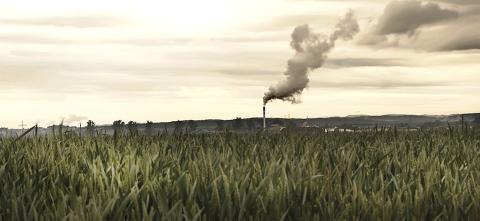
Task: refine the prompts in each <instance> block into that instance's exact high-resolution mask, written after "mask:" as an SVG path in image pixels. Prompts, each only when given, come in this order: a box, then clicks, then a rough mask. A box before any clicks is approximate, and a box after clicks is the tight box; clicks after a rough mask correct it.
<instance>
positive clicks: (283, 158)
mask: <svg viewBox="0 0 480 221" xmlns="http://www.w3.org/2000/svg"><path fill="white" fill-rule="evenodd" d="M479 184H480V131H478V130H477V131H475V130H474V129H471V128H468V129H463V130H462V129H459V128H456V129H454V128H450V129H435V130H423V131H408V132H407V131H403V132H402V131H394V130H386V131H371V132H356V133H348V132H345V133H342V132H329V133H324V132H294V131H291V132H288V131H286V132H282V133H277V134H266V133H233V132H228V131H225V132H222V133H216V134H188V133H172V134H163V135H162V134H160V135H157V136H144V135H121V136H120V135H119V136H106V135H100V136H85V135H84V136H79V135H76V134H73V133H71V134H62V135H58V134H57V135H56V136H53V135H49V136H39V137H37V138H35V137H25V138H23V139H19V140H17V141H16V142H15V138H0V220H433V219H439V220H479V219H480V186H479Z"/></svg>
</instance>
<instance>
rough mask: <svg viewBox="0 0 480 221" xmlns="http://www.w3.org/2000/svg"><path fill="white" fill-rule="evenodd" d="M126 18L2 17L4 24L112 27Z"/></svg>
mask: <svg viewBox="0 0 480 221" xmlns="http://www.w3.org/2000/svg"><path fill="white" fill-rule="evenodd" d="M125 23H126V20H125V19H123V18H120V17H115V16H108V15H81V16H48V17H25V18H2V19H0V24H3V25H28V26H54V27H74V28H98V27H111V26H119V25H122V24H125Z"/></svg>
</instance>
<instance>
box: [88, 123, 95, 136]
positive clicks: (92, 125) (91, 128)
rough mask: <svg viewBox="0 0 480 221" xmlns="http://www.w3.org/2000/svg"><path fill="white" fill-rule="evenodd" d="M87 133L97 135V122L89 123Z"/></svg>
mask: <svg viewBox="0 0 480 221" xmlns="http://www.w3.org/2000/svg"><path fill="white" fill-rule="evenodd" d="M87 133H88V134H89V135H90V136H92V135H94V133H95V122H93V121H92V120H88V121H87Z"/></svg>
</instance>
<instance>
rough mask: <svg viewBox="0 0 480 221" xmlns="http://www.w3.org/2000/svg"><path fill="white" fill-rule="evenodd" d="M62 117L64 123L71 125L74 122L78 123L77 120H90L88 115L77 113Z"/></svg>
mask: <svg viewBox="0 0 480 221" xmlns="http://www.w3.org/2000/svg"><path fill="white" fill-rule="evenodd" d="M62 119H63V120H62V121H63V124H65V125H70V124H72V123H77V122H81V121H85V120H88V117H85V116H78V115H75V114H70V115H69V116H68V117H63V118H62Z"/></svg>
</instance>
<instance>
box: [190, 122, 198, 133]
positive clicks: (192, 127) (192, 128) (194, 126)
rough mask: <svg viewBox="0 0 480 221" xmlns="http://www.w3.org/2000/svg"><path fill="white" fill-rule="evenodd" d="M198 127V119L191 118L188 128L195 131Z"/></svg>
mask: <svg viewBox="0 0 480 221" xmlns="http://www.w3.org/2000/svg"><path fill="white" fill-rule="evenodd" d="M197 127H198V124H197V122H196V121H194V120H189V121H188V129H189V130H190V131H195V130H197Z"/></svg>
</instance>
